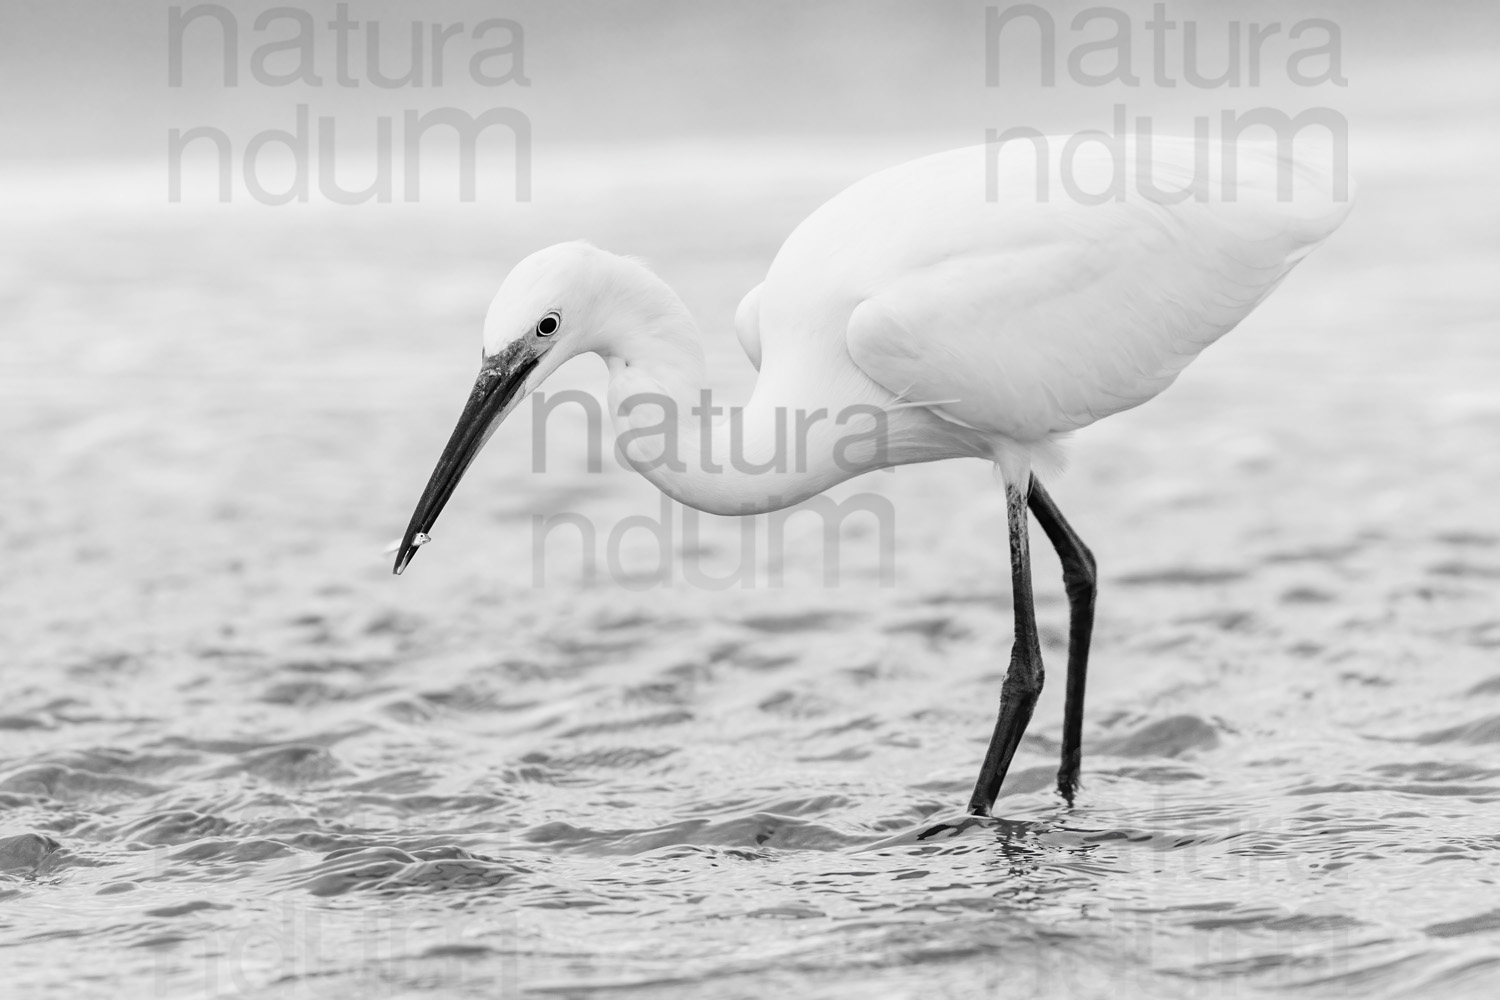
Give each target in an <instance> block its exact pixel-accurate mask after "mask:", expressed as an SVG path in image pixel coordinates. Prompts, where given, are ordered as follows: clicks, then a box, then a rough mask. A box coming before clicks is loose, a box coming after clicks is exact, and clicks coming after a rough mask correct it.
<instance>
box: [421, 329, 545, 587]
mask: <svg viewBox="0 0 1500 1000" xmlns="http://www.w3.org/2000/svg"><path fill="white" fill-rule="evenodd" d="M538 360H539V359H538V358H537V357H536V356H527V357H518V356H516V353H515V352H503V353H501V354H497V355H495V356H494V357H492V358H489V359H486V361H485V362H484V365H483V367H481V368H480V370H479V378H478V379H477V380H475V382H474V389H473V390H472V391H471V392H470V393H469V401H468V402H467V403H465V404H464V410H463V413H461V414H460V415H459V417H458V426H457V427H455V428H453V436H452V437H450V438H449V439H448V446H447V447H446V448H444V449H443V454H442V457H440V458H439V459H438V463H437V468H435V469H433V470H432V478H430V479H428V480H427V488H426V489H425V490H423V491H422V499H421V500H420V501H418V503H417V509H416V512H415V513H414V514H412V516H411V523H410V524H408V525H407V526H406V534H404V535H402V536H401V549H400V551H398V552H397V553H396V567H395V572H396V573H397V574H398V575H399V574H400V573H401V571H402V570H404V569H406V566H407V564H408V563H410V562H411V560H412V557H413V556H415V555H416V554H417V549H418V548H419V547H420V546H419V543H418V541H417V536H419V535H425V534H427V532H429V531H431V530H432V525H433V523H434V522H436V521H437V519H438V515H439V514H441V513H442V512H443V507H444V506H446V505H447V503H448V498H449V497H451V496H452V495H453V491H454V490H456V489H457V488H458V483H459V480H461V479H463V477H464V473H465V472H467V471H468V469H469V463H470V462H473V461H474V456H476V455H478V454H479V450H480V449H481V448H483V447H484V443H485V442H486V441H487V440H489V436H490V434H491V433H492V432H493V431H494V429H495V427H497V426H498V425H499V423H500V421H501V420H502V419H503V418H504V417H505V415H506V413H507V412H509V407H510V405H511V403H512V402H513V401H514V400H515V399H516V396H517V394H518V393H519V392H520V391H521V387H522V386H523V385H524V384H525V382H526V377H527V376H528V375H530V374H531V370H532V369H533V368H535V367H536V364H537V361H538ZM425 540H426V539H423V541H425Z"/></svg>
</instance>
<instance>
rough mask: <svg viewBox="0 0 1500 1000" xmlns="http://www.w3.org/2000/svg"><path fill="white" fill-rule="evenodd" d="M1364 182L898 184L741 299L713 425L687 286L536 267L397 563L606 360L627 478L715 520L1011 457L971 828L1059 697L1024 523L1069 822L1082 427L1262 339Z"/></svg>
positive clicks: (1092, 162)
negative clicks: (864, 478) (502, 448)
mask: <svg viewBox="0 0 1500 1000" xmlns="http://www.w3.org/2000/svg"><path fill="white" fill-rule="evenodd" d="M1287 145H1288V146H1290V143H1288V144H1287ZM1349 187H1350V185H1349V181H1348V178H1347V170H1346V168H1345V165H1344V164H1343V162H1342V161H1341V160H1340V159H1339V158H1338V157H1336V156H1334V155H1333V151H1332V150H1325V151H1323V152H1322V153H1320V154H1317V155H1312V154H1309V153H1308V151H1307V150H1306V149H1305V148H1304V149H1299V150H1298V151H1297V153H1296V155H1293V154H1292V151H1291V150H1290V149H1289V148H1288V149H1279V148H1278V147H1276V146H1273V145H1269V144H1258V143H1250V142H1244V141H1242V142H1238V143H1229V142H1224V143H1220V144H1210V143H1208V142H1206V141H1203V140H1190V139H1166V138H1160V137H1158V138H1156V139H1152V137H1150V136H1149V135H1141V136H1138V137H1125V138H1121V139H1118V140H1109V139H1103V138H1092V139H1089V140H1087V141H1080V139H1079V137H1074V138H1073V139H1068V138H1066V137H1049V138H1041V137H1038V138H1037V139H1034V140H1022V141H1016V142H1009V143H1004V144H989V145H985V146H976V147H971V148H967V149H959V150H954V151H952V152H947V153H941V154H937V155H934V156H929V157H925V158H923V159H919V160H915V161H913V162H910V163H906V164H903V165H900V166H896V167H892V168H890V169H887V170H884V171H881V172H879V173H876V174H873V175H871V176H870V177H867V178H865V179H864V180H862V181H860V182H858V183H856V184H855V185H853V186H852V187H850V188H848V189H847V190H845V191H843V192H842V193H841V194H839V195H838V196H836V197H835V198H833V199H832V200H831V201H829V202H827V203H826V204H825V205H823V206H822V207H821V208H819V209H818V210H817V211H815V212H814V213H813V214H812V215H810V216H809V217H808V218H807V219H806V220H805V221H804V222H803V223H802V224H801V225H799V226H798V227H797V228H796V230H795V231H793V233H792V234H791V236H789V237H788V238H787V240H786V242H785V243H784V244H783V245H782V247H781V249H780V251H779V252H778V253H777V254H776V257H775V259H774V260H773V261H772V262H771V266H770V269H769V270H768V271H767V273H766V276H765V280H764V281H763V282H762V283H761V284H760V285H759V286H757V287H756V288H755V289H753V290H752V291H751V292H750V293H749V294H748V295H746V296H745V299H744V301H743V302H742V303H741V304H740V307H739V310H738V312H737V314H736V316H735V328H736V332H737V333H738V335H739V338H740V342H741V344H742V345H743V346H744V348H745V352H746V354H748V355H749V357H750V361H751V363H752V364H754V365H755V367H756V368H757V369H758V371H759V373H760V374H759V377H758V379H757V380H756V383H755V389H754V391H753V393H752V394H751V397H750V400H749V402H748V403H746V404H745V405H744V406H743V407H742V408H733V409H730V410H729V411H728V414H727V416H724V417H723V418H722V419H717V420H715V419H711V417H713V416H719V415H722V414H723V413H724V411H723V410H721V409H719V408H716V407H713V406H712V405H711V403H710V396H709V394H708V393H707V392H706V390H703V389H702V386H703V385H704V384H705V382H706V379H705V372H704V361H703V351H702V349H701V347H700V345H699V342H698V330H697V326H696V324H695V323H694V321H693V319H692V317H691V316H690V315H689V313H688V310H687V308H686V307H685V306H684V305H683V304H682V301H681V300H680V299H679V298H678V297H677V295H676V294H675V293H674V292H673V291H672V289H671V288H670V287H668V285H667V284H666V283H665V282H663V281H662V280H661V279H659V278H658V277H656V276H655V275H654V274H653V273H652V272H651V271H649V270H648V269H647V268H646V267H645V266H644V265H642V264H641V263H639V262H638V261H636V260H634V259H631V258H627V257H620V256H616V255H614V254H611V253H607V252H605V251H603V250H600V249H596V248H595V247H593V246H591V245H589V244H587V243H582V242H577V243H564V244H561V245H558V246H553V247H548V248H546V249H544V250H540V251H538V252H536V253H534V254H532V255H531V256H529V257H527V258H526V259H524V260H522V261H521V262H520V263H519V264H517V265H516V267H515V269H514V270H512V271H511V272H510V274H509V275H508V276H507V277H506V279H505V281H504V283H503V284H502V285H501V287H500V290H499V292H498V293H497V294H496V295H495V298H494V301H493V302H492V303H491V305H490V307H489V312H488V314H487V315H486V317H485V321H484V351H483V360H482V363H481V365H480V371H479V377H478V380H477V381H476V382H475V384H474V387H473V389H472V391H471V393H470V395H469V399H468V402H467V404H466V405H465V407H464V410H463V413H462V415H461V416H460V418H459V422H458V426H457V428H456V429H455V430H454V432H453V435H452V438H451V440H449V442H448V445H447V447H446V449H444V451H443V453H442V456H441V458H440V459H439V460H438V464H437V468H436V469H435V470H434V471H433V473H432V477H431V479H430V481H429V482H428V484H427V488H426V490H425V491H424V492H423V494H422V497H421V500H420V502H419V503H418V505H417V508H416V512H415V513H414V514H413V516H412V519H411V524H410V525H409V526H408V527H407V529H406V533H405V535H404V536H403V538H402V542H401V545H400V548H399V552H398V554H397V556H396V566H395V571H396V572H397V573H400V572H402V570H404V569H405V568H406V566H407V564H408V563H410V562H411V559H412V557H413V555H414V554H415V553H416V550H417V548H418V547H419V546H421V545H422V544H423V543H425V542H426V541H428V537H427V535H428V532H430V531H431V530H432V525H433V522H434V521H436V520H437V517H438V515H439V513H441V511H442V509H443V506H444V505H445V504H446V503H447V501H448V498H449V497H450V496H452V494H453V491H454V489H455V488H456V487H457V485H458V483H459V480H460V478H461V477H462V476H463V474H464V472H465V470H466V469H467V468H468V466H469V464H470V463H471V462H472V461H473V460H474V457H475V455H477V454H478V452H479V450H480V449H481V448H482V447H483V446H484V443H485V442H486V441H487V440H488V439H489V437H490V435H492V434H493V433H494V431H495V429H496V427H497V426H499V424H500V423H501V421H503V420H504V419H505V417H506V416H507V415H508V414H509V413H511V412H512V411H513V410H514V409H515V408H516V406H517V404H518V403H519V401H520V400H521V399H522V398H524V397H525V396H526V394H527V393H529V392H531V391H532V390H534V389H536V388H537V387H538V386H539V385H541V383H542V382H543V380H545V379H546V378H547V376H548V375H549V374H551V373H552V372H553V371H555V370H556V369H557V368H558V366H559V365H561V364H562V363H563V362H564V361H566V360H568V359H569V358H571V357H573V356H575V355H578V354H581V353H583V352H586V351H591V352H594V353H596V354H599V355H600V356H601V357H603V359H604V360H605V362H606V363H607V365H608V368H609V376H610V381H609V405H610V411H611V414H612V417H613V420H614V423H615V427H616V432H617V435H618V445H619V448H620V451H621V453H622V454H623V456H624V457H625V459H626V460H627V461H628V462H629V463H630V464H631V465H632V466H633V467H634V468H635V469H636V470H637V471H639V472H640V473H641V474H643V475H644V476H645V477H646V478H647V479H649V480H650V481H651V482H652V483H654V484H655V485H656V486H657V487H658V488H659V489H661V490H662V491H663V492H664V493H666V494H668V495H669V496H671V497H672V498H673V499H675V500H678V501H679V502H681V503H684V504H687V505H689V506H691V507H695V508H697V509H699V510H703V511H707V512H709V513H716V514H753V513H761V512H765V511H771V510H776V509H779V508H782V507H787V506H790V505H792V504H796V503H799V502H801V501H803V500H805V499H807V498H809V497H811V496H813V495H815V494H817V493H820V492H822V491H823V490H825V489H827V488H828V487H830V486H832V485H834V484H835V483H838V482H841V481H843V480H846V479H848V478H850V477H852V476H856V475H859V474H861V473H864V472H868V471H871V470H874V469H878V468H882V467H887V466H893V465H902V464H908V463H915V462H930V461H934V460H936V459H944V458H959V457H970V458H981V459H984V460H986V461H990V462H993V463H995V465H996V467H997V469H998V472H999V474H1000V478H1001V479H1002V480H1003V482H1004V487H1005V496H1006V515H1007V521H1008V527H1009V531H1008V534H1009V544H1010V567H1011V590H1012V595H1013V604H1014V614H1015V640H1014V644H1013V646H1012V649H1011V656H1010V665H1009V669H1008V672H1007V673H1006V676H1005V680H1004V682H1003V683H1002V685H1001V690H1000V708H999V718H998V720H997V722H996V725H995V730H994V734H993V736H992V737H991V739H990V744H989V749H988V750H987V751H986V753H985V757H984V761H983V764H982V766H981V769H980V773H979V780H978V782H977V784H976V786H975V789H974V794H973V796H972V798H971V799H970V802H969V811H970V812H971V813H973V814H975V815H978V816H985V815H988V814H989V810H990V808H991V807H992V805H993V803H994V801H995V797H996V795H997V794H998V793H999V790H1000V785H1001V782H1002V781H1003V780H1004V777H1005V773H1006V770H1007V769H1008V768H1009V766H1010V762H1011V758H1012V756H1013V755H1014V754H1015V751H1016V746H1017V745H1018V744H1019V743H1020V740H1021V736H1022V733H1023V731H1024V730H1025V728H1026V725H1027V723H1028V722H1029V721H1030V719H1031V714H1032V710H1033V708H1034V707H1035V705H1036V701H1037V696H1038V694H1039V693H1040V691H1041V688H1042V656H1041V647H1040V643H1039V641H1038V636H1037V626H1036V616H1035V612H1034V609H1033V606H1032V591H1031V569H1030V560H1029V555H1028V548H1027V545H1028V542H1027V530H1028V525H1027V510H1028V508H1029V509H1030V511H1031V514H1032V515H1033V516H1035V517H1036V519H1037V522H1038V523H1039V524H1040V525H1041V527H1042V530H1043V531H1044V532H1045V533H1046V535H1047V537H1048V539H1049V540H1050V541H1051V543H1052V545H1053V546H1054V547H1055V548H1056V550H1057V552H1058V555H1059V557H1060V559H1061V562H1062V567H1063V580H1064V584H1065V587H1066V592H1067V596H1068V603H1069V638H1068V670H1067V680H1066V689H1065V702H1064V710H1063V738H1062V764H1061V767H1060V769H1059V771H1058V776H1057V787H1058V790H1059V791H1060V792H1061V794H1062V795H1063V797H1064V798H1065V799H1066V800H1067V801H1068V802H1070V803H1071V802H1072V800H1073V795H1074V791H1075V789H1076V787H1077V784H1078V775H1079V766H1080V758H1081V747H1082V734H1083V697H1084V680H1085V676H1086V671H1087V664H1088V652H1089V640H1090V635H1091V632H1092V627H1093V618H1094V597H1095V590H1096V588H1095V562H1094V557H1093V555H1092V554H1091V553H1090V552H1089V550H1088V548H1087V547H1086V546H1085V545H1084V543H1083V542H1082V540H1081V539H1080V538H1079V537H1078V535H1077V533H1076V532H1074V530H1073V529H1072V527H1071V526H1070V525H1069V524H1068V522H1067V521H1066V520H1064V519H1063V516H1062V513H1061V512H1060V511H1059V510H1058V508H1057V506H1056V504H1054V503H1053V501H1052V498H1051V497H1050V496H1049V495H1048V493H1047V490H1046V489H1045V488H1044V487H1043V485H1042V479H1045V478H1048V477H1050V476H1052V475H1053V474H1054V473H1055V472H1056V471H1057V470H1058V468H1059V467H1060V451H1061V441H1062V439H1063V438H1064V437H1065V436H1066V435H1067V434H1068V433H1070V432H1072V431H1075V430H1077V429H1079V428H1080V427H1084V426H1086V425H1088V424H1091V423H1093V422H1094V421H1096V420H1098V419H1100V418H1101V417H1105V416H1108V415H1110V414H1111V413H1116V412H1119V411H1120V410H1124V409H1128V408H1130V407H1133V406H1137V405H1139V404H1141V403H1144V402H1145V401H1146V400H1148V399H1150V398H1152V397H1153V396H1155V395H1157V394H1158V393H1160V392H1161V391H1162V390H1163V389H1165V388H1166V387H1167V386H1168V385H1169V384H1170V383H1171V382H1172V380H1173V379H1174V378H1176V377H1177V374H1178V373H1179V372H1180V371H1181V370H1182V369H1183V367H1184V366H1186V365H1187V363H1188V362H1189V361H1191V360H1192V359H1193V358H1194V357H1195V356H1197V354H1198V353H1199V352H1200V351H1202V350H1203V349H1204V348H1206V347H1208V345H1210V344H1212V343H1213V342H1214V341H1215V340H1217V339H1218V338H1219V337H1220V336H1222V335H1223V334H1224V333H1225V332H1227V331H1228V330H1229V329H1230V328H1232V327H1233V326H1234V325H1235V324H1236V323H1238V322H1239V321H1240V320H1241V319H1243V318H1244V317H1245V316H1246V315H1247V314H1248V313H1249V312H1250V311H1251V310H1252V309H1253V308H1254V307H1255V306H1256V304H1257V303H1259V302H1260V301H1261V299H1263V298H1264V297H1265V296H1266V295H1267V294H1269V293H1270V292H1271V290H1272V289H1274V288H1275V287H1276V285H1277V284H1278V283H1279V282H1280V281H1281V280H1282V278H1284V277H1285V276H1286V274H1287V272H1288V271H1290V270H1291V268H1292V266H1293V265H1294V264H1296V262H1297V261H1299V260H1300V259H1301V258H1302V257H1303V256H1304V255H1305V254H1307V252H1308V251H1310V250H1311V249H1312V248H1313V247H1315V246H1316V245H1317V244H1319V243H1320V242H1322V241H1323V240H1324V239H1325V238H1327V237H1328V236H1329V235H1330V234H1331V233H1332V232H1333V231H1334V230H1335V229H1336V228H1337V227H1338V226H1339V224H1340V223H1341V222H1342V221H1343V219H1344V217H1345V215H1346V214H1347V213H1348V210H1349V207H1350V192H1349ZM700 418H701V419H700Z"/></svg>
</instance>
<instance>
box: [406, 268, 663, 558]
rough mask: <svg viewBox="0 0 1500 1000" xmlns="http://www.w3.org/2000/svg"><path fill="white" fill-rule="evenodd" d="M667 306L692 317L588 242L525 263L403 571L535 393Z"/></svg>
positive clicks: (487, 334) (430, 486) (503, 306)
mask: <svg viewBox="0 0 1500 1000" xmlns="http://www.w3.org/2000/svg"><path fill="white" fill-rule="evenodd" d="M663 309H665V310H667V311H669V312H673V311H680V312H681V313H682V315H683V316H686V310H685V309H683V308H682V306H681V303H680V301H679V300H678V299H677V297H676V296H675V295H674V294H673V293H672V291H671V289H670V288H667V286H666V285H665V284H664V283H663V282H662V281H661V280H660V279H658V278H656V276H655V275H653V274H651V272H650V271H648V270H646V268H645V267H644V266H642V265H641V264H639V263H638V262H636V261H634V260H631V259H629V258H626V257H619V256H616V255H615V254H612V253H608V252H607V251H604V250H600V249H598V248H597V247H594V246H591V245H590V244H588V243H583V242H576V243H560V244H558V245H556V246H551V247H547V248H546V249H545V250H538V251H537V252H536V253H534V254H532V255H531V256H529V257H527V258H526V259H525V260H522V261H521V262H520V263H519V264H517V265H516V266H515V268H514V269H513V270H512V271H511V272H510V274H509V275H507V276H506V278H505V281H504V282H503V283H502V284H501V286H500V290H499V291H498V292H496V293H495V298H494V300H493V301H492V302H491V303H490V308H489V311H488V313H486V314H485V319H484V353H483V358H482V360H481V362H480V368H479V377H478V378H477V379H476V380H475V382H474V388H473V389H472V390H470V392H469V399H468V402H467V403H465V404H464V409H463V413H461V414H460V415H459V418H458V426H456V427H455V428H454V429H453V435H452V437H450V438H449V439H448V445H447V447H446V448H444V449H443V453H442V456H441V457H440V458H439V459H438V463H437V468H435V469H434V470H433V472H432V477H431V478H430V479H429V480H428V482H427V488H426V489H425V490H424V491H423V492H422V499H421V500H420V501H419V502H418V503H417V509H416V512H415V513H413V514H412V519H411V523H410V524H409V525H407V528H406V533H405V534H404V535H403V536H402V538H401V545H400V547H399V550H398V552H397V555H396V566H395V571H396V572H397V573H400V572H401V571H402V570H404V569H405V568H406V566H407V564H408V563H410V562H411V560H412V557H413V556H414V555H416V551H417V549H418V548H419V547H420V546H421V545H422V544H423V543H424V542H426V541H427V532H429V531H431V530H432V525H433V523H434V522H435V521H437V518H438V515H439V514H441V513H442V511H443V507H444V506H445V505H446V504H447V502H448V498H449V497H451V496H452V495H453V491H454V490H455V489H457V487H458V483H459V480H461V479H462V478H463V475H464V472H465V471H467V469H468V467H469V463H471V462H472V461H473V460H474V457H475V456H476V455H478V454H479V450H480V449H481V448H483V447H484V445H485V442H486V441H488V440H489V439H490V435H492V434H493V433H494V432H495V430H496V428H498V427H499V426H500V424H501V423H502V422H503V421H504V420H505V418H506V417H507V416H509V415H510V413H511V412H512V411H513V410H515V408H516V407H517V406H518V405H519V404H520V402H521V400H523V399H525V398H526V395H527V394H528V393H530V392H532V391H533V390H534V389H536V388H537V387H538V386H539V385H541V384H542V382H543V381H545V380H546V378H547V377H548V376H549V375H551V374H552V373H553V372H554V371H556V370H557V369H558V368H559V367H561V366H562V364H563V362H565V361H567V360H568V359H569V358H573V357H576V356H577V355H579V354H583V353H586V352H590V351H592V352H596V353H599V354H602V355H606V356H608V355H611V354H612V353H614V352H616V351H617V350H618V349H619V348H620V345H621V344H624V343H627V342H628V341H629V340H630V337H631V336H632V335H633V333H634V332H635V331H637V330H639V329H642V328H649V327H651V326H653V325H654V323H653V320H654V319H657V318H659V317H657V316H654V314H656V313H660V312H661V311H662V310H663ZM689 322H690V320H689Z"/></svg>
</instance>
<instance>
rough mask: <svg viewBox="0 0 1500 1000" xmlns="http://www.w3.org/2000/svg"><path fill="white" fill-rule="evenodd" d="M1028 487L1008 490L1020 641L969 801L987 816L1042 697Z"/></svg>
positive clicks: (1013, 651)
mask: <svg viewBox="0 0 1500 1000" xmlns="http://www.w3.org/2000/svg"><path fill="white" fill-rule="evenodd" d="M1028 492H1029V490H1028V488H1027V486H1026V485H1020V486H1011V485H1009V484H1007V485H1006V487H1005V519H1006V523H1007V524H1008V526H1009V528H1010V586H1011V592H1012V593H1013V594H1014V595H1015V610H1016V641H1015V645H1013V646H1012V647H1011V650H1010V669H1009V670H1007V671H1006V673H1005V682H1004V683H1003V684H1001V686H1000V718H999V719H998V720H996V722H995V734H994V735H993V736H991V737H990V746H989V749H988V750H986V751H985V752H984V764H983V765H982V766H981V767H980V769H979V781H978V782H977V783H976V784H975V785H974V794H973V795H972V796H971V797H970V798H969V812H970V813H972V814H973V815H975V816H988V815H989V814H990V806H992V805H994V804H995V796H997V795H998V794H1000V783H1001V782H1002V781H1004V780H1005V772H1006V771H1007V770H1009V769H1010V761H1011V758H1012V757H1014V756H1015V754H1016V747H1017V746H1019V745H1020V743H1021V735H1022V734H1023V733H1024V732H1025V731H1026V723H1028V722H1030V721H1031V712H1032V710H1033V709H1035V708H1036V699H1037V696H1038V695H1040V694H1041V693H1042V676H1043V675H1042V647H1041V643H1040V642H1038V641H1037V632H1036V609H1035V608H1034V607H1033V606H1032V602H1031V552H1030V549H1029V547H1028V545H1027V538H1026V532H1027V523H1026V497H1027V494H1028Z"/></svg>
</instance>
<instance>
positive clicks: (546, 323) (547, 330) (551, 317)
mask: <svg viewBox="0 0 1500 1000" xmlns="http://www.w3.org/2000/svg"><path fill="white" fill-rule="evenodd" d="M561 325H562V317H561V316H559V315H558V314H557V313H555V312H549V313H548V314H547V315H545V316H543V317H542V318H541V319H540V320H538V321H537V324H536V335H537V336H538V337H550V336H552V335H553V334H554V333H556V332H557V328H558V327H559V326H561Z"/></svg>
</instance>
